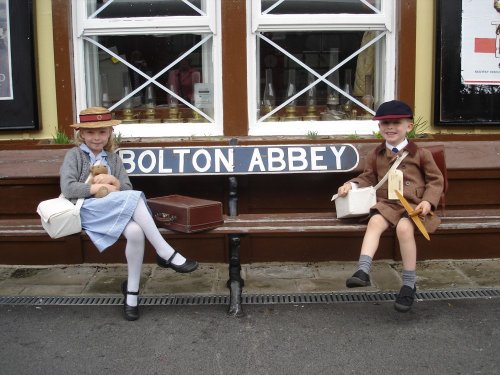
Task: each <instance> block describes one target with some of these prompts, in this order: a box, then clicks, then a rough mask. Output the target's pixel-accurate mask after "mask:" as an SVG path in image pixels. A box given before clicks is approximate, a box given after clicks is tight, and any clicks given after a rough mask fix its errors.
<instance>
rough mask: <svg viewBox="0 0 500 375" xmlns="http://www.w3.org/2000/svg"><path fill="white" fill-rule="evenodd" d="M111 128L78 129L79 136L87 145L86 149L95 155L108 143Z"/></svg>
mask: <svg viewBox="0 0 500 375" xmlns="http://www.w3.org/2000/svg"><path fill="white" fill-rule="evenodd" d="M111 131H112V130H111V128H110V127H107V128H96V129H84V128H82V129H80V136H81V137H82V139H83V141H84V142H85V144H86V145H87V147H88V148H89V149H90V151H92V152H93V153H94V155H97V154H98V153H100V152H101V151H102V149H103V148H104V146H106V144H107V143H108V140H109V137H110V136H111Z"/></svg>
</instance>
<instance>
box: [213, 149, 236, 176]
mask: <svg viewBox="0 0 500 375" xmlns="http://www.w3.org/2000/svg"><path fill="white" fill-rule="evenodd" d="M227 154H228V158H226V157H225V155H224V153H223V152H222V150H221V149H220V148H216V149H215V156H214V157H215V172H217V173H219V172H220V171H221V164H224V167H225V169H226V170H225V172H234V149H232V148H230V149H228V150H227Z"/></svg>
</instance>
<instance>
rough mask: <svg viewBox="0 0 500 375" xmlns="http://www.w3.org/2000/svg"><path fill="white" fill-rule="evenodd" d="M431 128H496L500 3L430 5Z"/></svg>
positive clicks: (445, 0)
mask: <svg viewBox="0 0 500 375" xmlns="http://www.w3.org/2000/svg"><path fill="white" fill-rule="evenodd" d="M436 16H437V17H436V38H437V39H436V54H435V55H436V65H435V72H434V94H435V95H434V100H433V104H434V123H435V124H436V125H442V126H455V125H464V126H467V127H470V128H473V127H475V126H481V127H482V126H489V125H495V126H497V125H500V105H498V103H500V0H455V1H450V0H436Z"/></svg>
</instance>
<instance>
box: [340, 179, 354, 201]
mask: <svg viewBox="0 0 500 375" xmlns="http://www.w3.org/2000/svg"><path fill="white" fill-rule="evenodd" d="M351 189H352V185H351V184H350V183H349V182H346V183H345V184H344V185H342V186H341V187H339V190H338V191H337V193H338V195H339V197H345V196H346V195H347V193H348V192H349V190H351Z"/></svg>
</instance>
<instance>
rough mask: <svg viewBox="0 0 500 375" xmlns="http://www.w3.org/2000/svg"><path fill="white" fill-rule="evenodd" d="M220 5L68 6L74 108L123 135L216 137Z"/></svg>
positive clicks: (187, 1) (94, 2) (159, 1)
mask: <svg viewBox="0 0 500 375" xmlns="http://www.w3.org/2000/svg"><path fill="white" fill-rule="evenodd" d="M219 8H220V3H219V1H208V0H152V1H140V0H135V1H125V0H108V1H105V0H86V1H79V0H74V1H73V25H74V45H75V77H76V78H75V89H76V100H77V107H78V110H81V109H83V108H85V107H90V106H104V107H107V108H109V109H110V110H111V111H112V112H113V113H114V115H115V117H116V118H118V119H121V120H122V124H121V125H119V126H117V127H116V130H117V131H118V132H120V134H121V136H123V137H165V136H191V135H220V134H222V118H221V114H222V110H221V107H222V103H221V99H220V98H221V93H220V87H221V84H220V80H221V72H220V68H219V67H220V33H217V32H216V31H217V29H218V28H219V26H218V25H217V22H216V19H218V18H220V17H216V14H220V9H219Z"/></svg>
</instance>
